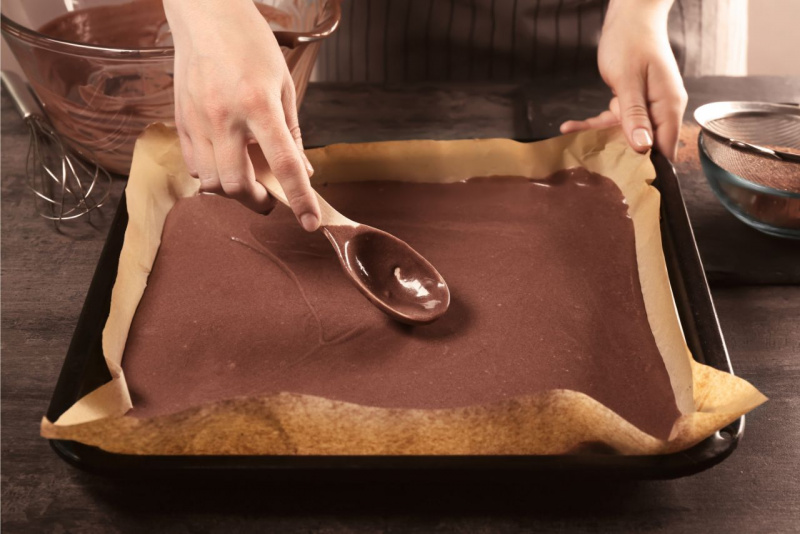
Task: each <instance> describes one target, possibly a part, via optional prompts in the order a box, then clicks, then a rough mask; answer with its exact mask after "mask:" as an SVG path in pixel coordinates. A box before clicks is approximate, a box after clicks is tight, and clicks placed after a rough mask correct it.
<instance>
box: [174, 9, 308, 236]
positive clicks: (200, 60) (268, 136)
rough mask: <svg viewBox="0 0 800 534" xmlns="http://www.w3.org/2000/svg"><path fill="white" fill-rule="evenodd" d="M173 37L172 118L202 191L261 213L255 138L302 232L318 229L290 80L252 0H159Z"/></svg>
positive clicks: (264, 200) (267, 204) (267, 203)
mask: <svg viewBox="0 0 800 534" xmlns="http://www.w3.org/2000/svg"><path fill="white" fill-rule="evenodd" d="M164 8H165V11H166V14H167V18H168V20H169V24H170V28H171V29H172V34H173V40H174V42H175V122H176V126H177V128H178V134H179V135H180V140H181V148H182V149H183V157H184V160H185V161H186V165H187V166H188V167H189V171H190V172H191V174H192V176H195V177H196V178H199V179H200V184H201V186H200V187H201V190H203V191H209V192H214V193H220V194H223V195H226V196H228V197H231V198H234V199H236V200H239V201H240V202H242V204H244V205H245V206H247V207H249V208H251V209H253V210H255V211H258V212H261V213H265V212H267V211H269V210H270V209H271V207H272V206H273V203H274V200H273V199H272V198H271V197H270V195H269V194H268V193H267V190H266V189H265V188H264V186H263V185H261V184H260V183H258V182H257V181H256V179H255V173H254V171H253V164H252V162H251V161H250V158H249V156H248V154H247V145H248V144H254V143H257V144H258V145H259V147H260V148H261V150H262V151H263V152H264V156H265V157H266V160H267V162H268V163H269V166H270V168H271V170H272V172H273V173H274V174H275V177H276V178H277V179H278V181H279V182H280V184H281V186H283V189H284V191H285V192H286V196H287V197H288V199H289V203H290V204H291V207H292V211H293V212H294V214H295V216H296V217H297V219H298V220H299V221H300V223H301V224H302V226H303V228H305V229H306V230H308V231H313V230H316V229H317V227H318V226H319V217H320V211H319V205H318V203H317V199H316V196H315V195H314V192H313V190H312V189H311V185H310V183H309V176H310V175H311V174H312V172H313V170H312V169H311V165H310V164H309V163H308V160H307V159H306V157H305V154H304V153H303V143H302V140H301V138H300V127H299V125H298V122H297V107H296V97H295V89H294V83H293V82H292V78H291V76H290V75H289V69H288V67H287V66H286V61H285V60H284V58H283V54H282V53H281V50H280V47H279V46H278V42H277V41H276V40H275V36H274V35H273V34H272V30H271V29H270V27H269V25H268V24H267V22H266V20H264V18H263V17H262V16H261V14H260V13H259V11H258V9H257V8H256V7H255V5H254V4H253V2H252V0H226V1H224V2H222V1H219V0H165V1H164Z"/></svg>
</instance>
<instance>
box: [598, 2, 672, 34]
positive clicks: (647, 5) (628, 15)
mask: <svg viewBox="0 0 800 534" xmlns="http://www.w3.org/2000/svg"><path fill="white" fill-rule="evenodd" d="M673 2H674V0H611V1H610V2H609V4H608V11H607V12H606V17H605V20H604V22H603V27H604V28H605V27H606V26H609V25H611V24H615V23H616V22H618V21H625V22H624V24H626V25H627V24H634V25H637V26H645V27H650V28H664V29H666V27H667V19H668V18H669V10H670V8H671V7H672V4H673Z"/></svg>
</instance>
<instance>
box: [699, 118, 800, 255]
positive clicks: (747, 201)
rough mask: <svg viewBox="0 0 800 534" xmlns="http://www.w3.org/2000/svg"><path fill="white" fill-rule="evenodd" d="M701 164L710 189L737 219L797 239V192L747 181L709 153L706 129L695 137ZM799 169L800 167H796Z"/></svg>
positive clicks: (799, 215) (799, 200)
mask: <svg viewBox="0 0 800 534" xmlns="http://www.w3.org/2000/svg"><path fill="white" fill-rule="evenodd" d="M697 142H698V145H699V152H700V163H701V164H702V166H703V171H704V172H705V175H706V178H707V179H708V183H709V185H711V190H712V191H714V194H715V195H716V196H717V198H718V199H719V200H720V202H722V205H723V206H725V208H726V209H727V210H728V211H730V212H731V213H732V214H733V215H734V216H736V218H737V219H739V220H741V221H742V222H744V223H745V224H747V225H749V226H752V227H753V228H755V229H756V230H759V231H761V232H764V233H766V234H770V235H774V236H778V237H789V238H794V239H800V193H795V192H792V191H784V190H781V189H775V188H773V187H768V186H766V185H762V184H758V183H755V182H752V181H750V180H746V179H744V178H742V177H741V176H738V175H736V174H733V173H732V172H729V171H727V170H725V169H723V168H722V167H720V166H719V165H718V164H717V163H716V162H714V160H712V159H711V156H710V155H709V150H708V147H707V143H708V142H713V140H707V138H706V134H705V132H701V133H700V136H699V137H698V140H697ZM798 169H800V166H798Z"/></svg>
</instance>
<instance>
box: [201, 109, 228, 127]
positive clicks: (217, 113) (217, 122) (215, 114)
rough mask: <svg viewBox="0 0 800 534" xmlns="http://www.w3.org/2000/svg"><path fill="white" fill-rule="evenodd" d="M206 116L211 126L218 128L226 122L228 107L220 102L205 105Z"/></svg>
mask: <svg viewBox="0 0 800 534" xmlns="http://www.w3.org/2000/svg"><path fill="white" fill-rule="evenodd" d="M206 116H207V117H208V121H209V122H210V123H211V126H212V127H214V128H216V129H220V128H223V127H224V126H226V125H227V124H228V119H229V118H230V109H229V108H228V107H227V106H225V105H222V104H212V105H209V106H207V107H206Z"/></svg>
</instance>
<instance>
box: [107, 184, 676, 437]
mask: <svg viewBox="0 0 800 534" xmlns="http://www.w3.org/2000/svg"><path fill="white" fill-rule="evenodd" d="M321 189H322V193H323V195H324V196H325V197H326V199H328V200H329V201H330V202H331V203H332V204H333V205H335V206H337V208H339V209H340V210H341V211H342V212H343V213H344V214H345V215H346V216H348V217H351V218H353V219H354V220H358V221H362V222H364V223H366V224H370V225H372V226H376V227H378V228H381V229H385V230H386V231H388V232H390V233H392V234H394V235H396V236H397V237H399V238H400V239H403V240H404V241H407V242H408V243H409V244H411V245H412V246H413V247H414V248H415V249H416V250H418V251H419V252H420V253H421V254H423V255H424V256H425V257H426V258H427V259H429V260H430V261H431V263H433V264H434V265H436V266H437V268H438V270H439V272H440V273H441V274H442V275H443V276H444V278H445V279H446V280H447V282H448V285H449V286H450V290H451V294H452V302H451V305H450V310H449V311H448V312H447V313H446V314H445V315H444V316H443V317H442V318H441V319H439V320H438V321H436V322H435V323H433V324H431V325H427V326H419V327H409V326H405V325H401V324H398V323H396V322H395V321H392V320H391V319H389V318H388V317H386V316H385V315H384V314H383V313H381V312H380V311H379V310H377V309H376V308H375V307H374V306H372V305H371V304H370V303H369V302H367V301H366V300H365V299H364V298H363V297H362V296H361V294H359V293H358V292H357V291H355V290H354V289H353V287H352V285H351V283H350V282H349V281H348V280H347V279H346V278H345V277H344V276H343V274H342V273H341V271H340V267H339V264H338V261H337V259H336V256H335V254H334V251H333V249H332V248H331V246H330V244H328V242H327V241H326V239H325V237H324V236H323V235H322V234H321V233H315V234H307V233H305V232H304V231H303V230H302V229H301V228H300V227H299V225H298V224H297V222H296V220H295V219H294V217H293V215H292V214H291V213H290V211H289V210H288V209H286V208H284V207H282V206H278V207H277V208H276V209H275V210H274V211H273V213H272V214H271V215H269V216H266V217H264V216H260V215H257V214H254V213H252V212H250V211H249V210H247V209H245V208H243V207H241V206H240V205H238V204H237V203H236V202H233V201H230V200H226V199H223V198H220V197H216V196H212V195H200V196H197V197H193V198H187V199H183V200H180V201H179V202H178V203H177V204H176V205H175V207H174V208H173V209H172V211H171V212H170V214H169V216H168V218H167V221H166V226H165V228H164V232H163V236H162V238H163V239H162V244H161V248H160V249H159V253H158V257H157V258H156V262H155V264H154V266H153V270H152V273H151V275H150V278H149V283H148V287H147V289H146V291H145V293H144V296H143V298H142V301H141V303H140V305H139V308H138V310H137V312H136V316H135V317H134V321H133V324H132V326H131V330H130V335H129V338H128V344H127V347H126V352H125V355H124V359H123V362H122V364H123V368H124V369H125V374H126V378H127V382H128V385H129V387H130V390H131V394H132V397H133V403H134V409H133V410H132V412H131V414H132V415H134V416H141V417H144V416H152V415H158V414H165V413H170V412H175V411H178V410H181V409H184V408H188V407H191V406H195V405H198V404H201V403H205V402H210V401H216V400H220V399H226V398H231V397H236V396H241V395H269V394H273V393H277V392H283V391H288V392H295V393H304V394H310V395H317V396H321V397H327V398H331V399H337V400H342V401H347V402H353V403H358V404H363V405H369V406H381V407H393V408H451V407H460V406H469V405H476V404H486V403H492V402H496V401H499V400H503V399H509V398H513V397H518V396H522V395H530V394H534V393H536V392H540V391H543V390H547V389H553V388H565V389H572V390H577V391H581V392H584V393H586V394H588V395H590V396H592V397H594V398H595V399H597V400H599V401H600V402H602V403H603V404H605V405H606V406H608V407H610V408H611V409H613V410H615V411H616V412H617V413H619V414H620V415H622V416H623V417H625V418H626V419H627V420H628V421H630V422H631V423H633V424H635V425H636V426H638V427H639V428H641V429H643V430H645V431H647V432H649V433H651V434H653V435H655V436H657V437H661V438H666V437H667V435H668V434H669V431H670V429H671V426H672V424H673V422H674V421H675V419H676V418H677V417H678V415H679V412H678V409H677V407H676V405H675V400H674V396H673V393H672V389H671V387H670V382H669V377H668V375H667V371H666V368H665V366H664V363H663V361H662V359H661V356H660V354H659V351H658V348H657V347H656V344H655V340H654V338H653V334H652V331H651V329H650V326H649V324H648V322H647V316H646V313H645V307H644V301H643V297H642V292H641V287H640V285H639V276H638V271H637V264H636V253H635V247H634V235H633V224H632V221H631V220H630V218H629V216H628V214H627V206H626V204H625V203H624V199H623V197H622V193H621V191H620V190H619V188H618V187H617V186H616V185H615V184H614V183H613V182H612V181H611V180H609V179H607V178H604V177H602V176H599V175H594V174H591V173H589V172H588V171H586V170H584V169H572V170H567V171H561V172H559V173H557V174H555V175H553V176H551V177H549V178H548V179H546V180H540V181H531V180H527V179H524V178H513V177H510V178H492V179H480V178H479V179H473V180H470V181H468V182H462V183H455V184H412V183H401V182H365V183H364V182H362V183H348V184H331V185H328V186H324V187H322V188H321Z"/></svg>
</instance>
